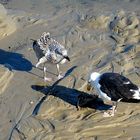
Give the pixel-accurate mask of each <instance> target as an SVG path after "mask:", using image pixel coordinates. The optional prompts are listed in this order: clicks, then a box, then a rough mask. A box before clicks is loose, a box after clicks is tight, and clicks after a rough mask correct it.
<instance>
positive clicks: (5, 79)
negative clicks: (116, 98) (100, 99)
mask: <svg viewBox="0 0 140 140" xmlns="http://www.w3.org/2000/svg"><path fill="white" fill-rule="evenodd" d="M43 32H50V34H51V36H52V37H53V38H54V39H55V40H57V41H58V42H59V43H61V44H62V45H64V46H65V47H66V48H67V50H68V53H69V56H70V58H71V61H70V62H67V63H66V64H64V65H61V66H60V69H61V71H62V72H63V74H65V77H64V79H62V80H60V81H57V71H56V66H55V65H51V64H48V65H46V66H47V71H48V72H47V74H48V76H50V77H52V78H53V82H46V83H44V81H43V71H42V67H40V69H38V68H35V67H34V66H35V64H36V63H37V58H36V56H35V54H34V51H33V49H32V43H33V41H32V40H31V39H35V40H36V39H38V38H40V36H41V35H42V33H43ZM93 71H97V72H100V73H103V72H111V71H114V72H117V73H121V74H123V75H124V76H126V77H128V78H129V79H130V80H132V81H133V83H135V84H137V85H138V86H140V1H139V0H123V1H122V0H107V1H105V0H40V1H37V0H0V140H72V139H73V140H139V139H140V132H139V131H140V124H139V123H140V104H139V103H126V102H120V103H119V104H118V108H117V112H116V114H115V116H114V117H109V118H104V117H103V112H104V111H105V110H106V107H105V106H102V107H98V108H96V109H95V108H93V107H87V108H82V109H81V110H78V111H77V109H76V104H77V101H78V96H79V95H80V94H85V95H86V94H90V93H96V91H94V90H93V91H87V90H86V88H85V84H86V80H87V79H88V77H89V74H90V73H91V72H93ZM54 82H56V83H55V86H54V87H53V88H52V87H51V86H52V85H53V83H54ZM50 88H52V89H51V90H50ZM44 96H46V97H45V99H44V98H43V99H42V97H44ZM37 105H40V106H39V107H37Z"/></svg>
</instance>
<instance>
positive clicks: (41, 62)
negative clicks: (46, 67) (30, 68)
mask: <svg viewBox="0 0 140 140" xmlns="http://www.w3.org/2000/svg"><path fill="white" fill-rule="evenodd" d="M46 62H47V59H46V57H42V58H40V59H39V61H38V63H37V64H36V68H37V67H39V65H40V64H44V63H46Z"/></svg>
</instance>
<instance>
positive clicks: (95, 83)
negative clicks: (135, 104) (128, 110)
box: [87, 72, 140, 117]
mask: <svg viewBox="0 0 140 140" xmlns="http://www.w3.org/2000/svg"><path fill="white" fill-rule="evenodd" d="M91 87H93V88H95V90H96V91H97V93H98V95H99V97H100V98H102V99H103V100H108V101H111V102H112V104H113V106H112V111H111V113H110V114H109V113H105V114H104V116H105V117H110V116H114V113H115V110H116V107H117V103H118V102H119V101H120V100H122V99H123V100H125V101H129V100H137V101H138V100H140V88H139V87H138V86H137V85H135V84H133V83H132V82H131V81H130V80H129V79H128V78H126V77H124V76H122V75H120V74H118V73H111V72H110V73H103V74H99V73H97V72H93V73H91V75H90V78H89V81H88V86H87V89H88V90H90V88H91Z"/></svg>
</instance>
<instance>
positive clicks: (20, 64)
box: [0, 49, 32, 71]
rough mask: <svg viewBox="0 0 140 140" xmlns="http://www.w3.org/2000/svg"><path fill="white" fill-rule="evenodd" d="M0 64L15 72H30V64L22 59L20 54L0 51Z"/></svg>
mask: <svg viewBox="0 0 140 140" xmlns="http://www.w3.org/2000/svg"><path fill="white" fill-rule="evenodd" d="M0 64H2V65H4V66H5V67H7V68H9V69H10V70H12V69H13V70H17V71H30V70H31V69H32V63H31V62H30V61H29V60H27V59H26V58H24V57H23V55H22V54H19V53H15V52H8V51H5V50H2V49H0Z"/></svg>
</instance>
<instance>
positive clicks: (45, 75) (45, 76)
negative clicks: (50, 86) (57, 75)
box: [43, 64, 52, 82]
mask: <svg viewBox="0 0 140 140" xmlns="http://www.w3.org/2000/svg"><path fill="white" fill-rule="evenodd" d="M43 74H44V81H45V82H47V81H49V82H51V81H52V78H48V77H47V68H46V67H45V64H44V66H43Z"/></svg>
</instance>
